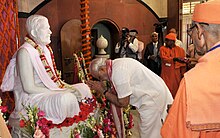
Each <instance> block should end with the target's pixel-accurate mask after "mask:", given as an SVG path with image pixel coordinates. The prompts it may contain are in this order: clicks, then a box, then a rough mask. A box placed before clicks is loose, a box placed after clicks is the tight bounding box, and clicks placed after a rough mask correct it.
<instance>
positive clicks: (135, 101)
mask: <svg viewBox="0 0 220 138" xmlns="http://www.w3.org/2000/svg"><path fill="white" fill-rule="evenodd" d="M90 72H91V74H92V75H93V76H94V77H95V78H97V79H99V80H101V81H104V80H106V81H110V83H111V84H112V87H114V89H115V91H116V93H117V94H113V93H112V89H108V88H105V87H104V85H103V83H102V82H99V81H88V82H87V84H88V85H89V86H90V88H91V89H94V90H96V91H97V92H99V93H103V94H104V95H105V97H106V98H107V99H108V100H109V101H110V102H111V103H113V104H115V105H116V106H119V107H126V106H127V105H128V104H131V105H132V106H135V107H136V108H137V110H138V112H139V113H140V124H139V127H140V136H141V138H146V136H147V137H148V138H160V137H161V135H160V129H161V126H162V121H161V120H164V119H165V117H166V115H167V112H166V110H167V105H169V104H172V101H173V98H172V96H171V94H170V92H169V89H168V88H167V86H166V85H165V83H164V82H163V80H162V79H161V78H160V77H159V76H157V75H156V74H154V73H153V72H151V71H150V70H149V69H148V68H146V67H145V66H144V65H143V64H141V63H140V62H138V61H137V60H134V59H132V58H118V59H115V60H107V61H106V60H103V59H100V58H98V59H94V60H93V61H92V62H91V65H90Z"/></svg>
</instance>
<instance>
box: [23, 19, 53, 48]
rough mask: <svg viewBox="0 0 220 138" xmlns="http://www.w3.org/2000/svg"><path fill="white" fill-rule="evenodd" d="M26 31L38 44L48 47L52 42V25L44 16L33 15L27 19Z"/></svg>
mask: <svg viewBox="0 0 220 138" xmlns="http://www.w3.org/2000/svg"><path fill="white" fill-rule="evenodd" d="M26 29H27V32H28V35H29V36H30V37H31V38H32V39H33V40H34V41H35V42H36V43H38V44H41V45H47V44H49V43H50V42H51V40H50V35H51V34H52V32H51V30H50V25H49V22H48V19H47V18H46V17H44V16H42V15H31V16H30V17H28V18H27V21H26Z"/></svg>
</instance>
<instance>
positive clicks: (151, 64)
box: [144, 32, 162, 76]
mask: <svg viewBox="0 0 220 138" xmlns="http://www.w3.org/2000/svg"><path fill="white" fill-rule="evenodd" d="M161 46H162V44H161V43H160V42H159V41H158V33H157V32H153V33H152V34H151V42H150V43H148V44H147V45H146V48H145V52H144V65H145V66H146V67H148V68H149V69H150V70H151V71H153V72H154V73H156V74H157V75H158V76H160V73H161V58H160V47H161Z"/></svg>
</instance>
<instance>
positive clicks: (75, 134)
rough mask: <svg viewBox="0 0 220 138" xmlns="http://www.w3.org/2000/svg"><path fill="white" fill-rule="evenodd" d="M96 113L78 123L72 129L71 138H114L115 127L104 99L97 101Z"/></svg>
mask: <svg viewBox="0 0 220 138" xmlns="http://www.w3.org/2000/svg"><path fill="white" fill-rule="evenodd" d="M97 100H98V101H99V102H98V106H97V108H98V110H96V111H98V113H92V114H90V115H89V117H88V118H87V120H85V121H84V122H82V121H80V122H79V123H78V125H77V126H76V127H75V128H74V129H73V131H72V133H71V138H81V137H85V138H104V137H105V138H116V127H115V124H114V121H113V117H112V114H111V112H110V111H109V110H110V104H109V102H106V99H105V97H100V98H99V99H97ZM106 103H107V104H106Z"/></svg>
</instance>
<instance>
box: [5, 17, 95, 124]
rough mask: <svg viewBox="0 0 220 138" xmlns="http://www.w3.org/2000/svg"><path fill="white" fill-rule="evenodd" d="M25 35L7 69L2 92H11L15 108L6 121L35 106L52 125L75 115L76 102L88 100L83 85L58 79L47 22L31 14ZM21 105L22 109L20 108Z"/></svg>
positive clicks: (77, 106) (45, 19)
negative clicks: (25, 108) (71, 83)
mask: <svg viewBox="0 0 220 138" xmlns="http://www.w3.org/2000/svg"><path fill="white" fill-rule="evenodd" d="M26 29H27V32H28V35H27V36H26V37H25V43H24V44H23V45H22V46H21V47H19V49H18V50H17V52H16V53H15V55H14V56H13V58H12V59H11V61H10V64H9V65H8V67H7V70H6V73H5V76H4V79H3V83H2V86H1V89H2V91H13V92H14V97H15V109H14V111H13V113H12V114H11V115H10V118H13V119H19V118H20V115H19V114H20V113H22V114H25V110H24V106H28V105H30V106H34V105H37V106H38V107H39V108H40V109H41V110H43V111H44V112H45V114H46V119H48V120H51V121H52V122H53V123H54V124H59V123H62V122H63V121H64V120H65V118H67V117H73V116H74V115H78V113H79V112H80V108H79V102H80V101H81V100H82V99H84V98H92V94H91V92H90V89H89V87H88V86H87V85H86V84H85V83H77V84H74V85H69V84H67V83H65V82H63V81H62V80H61V79H60V75H59V73H58V71H57V68H56V64H55V60H54V55H53V51H52V49H51V47H50V46H49V45H48V44H49V43H50V42H51V40H50V36H51V34H52V32H51V30H50V25H49V22H48V19H47V18H46V17H44V16H41V15H32V16H30V17H29V18H28V19H27V21H26ZM23 105H24V106H23Z"/></svg>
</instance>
